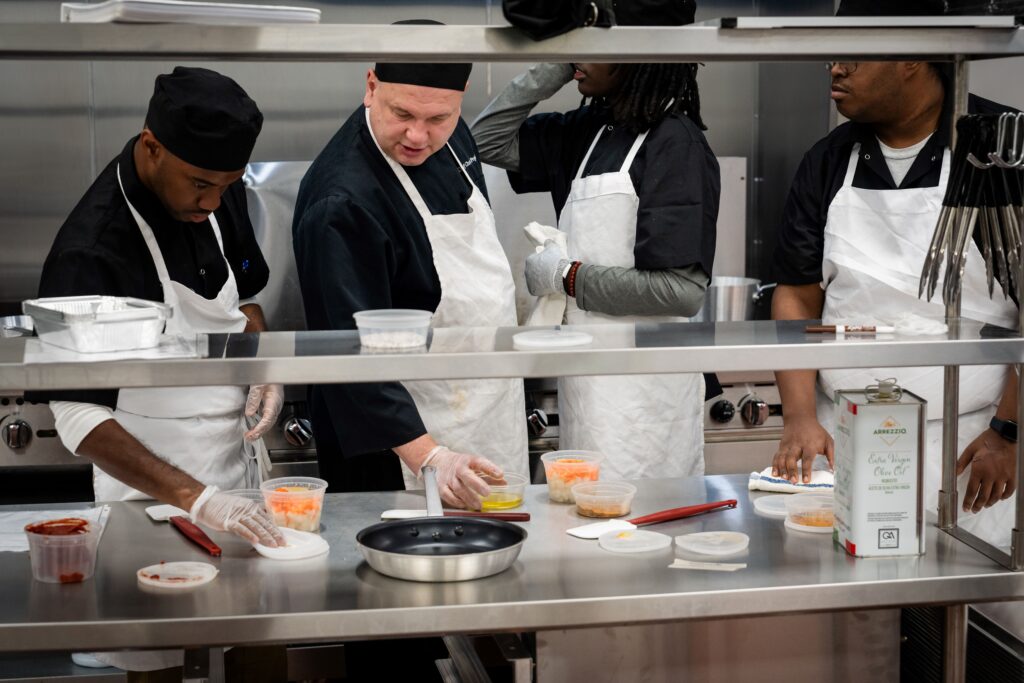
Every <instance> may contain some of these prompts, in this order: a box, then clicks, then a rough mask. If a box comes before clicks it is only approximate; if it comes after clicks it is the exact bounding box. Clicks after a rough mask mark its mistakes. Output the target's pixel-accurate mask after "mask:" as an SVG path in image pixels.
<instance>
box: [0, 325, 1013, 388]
mask: <svg viewBox="0 0 1024 683" xmlns="http://www.w3.org/2000/svg"><path fill="white" fill-rule="evenodd" d="M805 324H806V321H781V322H775V321H758V322H740V323H670V324H641V325H636V326H634V325H632V324H627V325H600V326H587V328H586V329H587V331H588V332H590V333H591V334H593V336H594V343H593V344H591V345H590V346H586V347H579V348H575V349H565V350H552V351H516V350H513V348H512V336H513V335H514V334H516V333H517V332H521V331H523V330H524V329H525V328H465V329H448V330H439V331H434V333H433V335H432V340H431V343H430V346H429V349H428V350H423V351H421V352H414V353H372V352H368V351H367V350H365V349H361V348H360V346H359V341H358V340H359V338H358V335H357V334H356V333H355V332H297V333H293V332H272V333H265V334H262V335H233V336H229V337H225V336H223V335H212V336H211V337H210V338H209V347H210V349H212V352H211V355H212V356H213V357H207V358H194V359H168V360H160V361H151V360H120V361H108V362H100V363H89V362H61V363H24V362H23V358H24V354H25V345H26V343H28V344H33V345H36V346H37V347H38V348H41V347H42V344H41V343H40V341H39V340H38V339H29V340H25V339H5V340H0V390H33V389H100V388H108V387H109V388H112V387H147V386H192V385H210V384H226V385H245V384H254V383H263V382H279V383H284V384H330V383H345V382H380V381H391V380H422V379H472V378H491V377H557V376H570V375H609V374H610V375H621V374H657V373H668V372H718V371H723V372H724V371H737V370H787V369H821V368H855V367H896V366H914V365H917V366H920V365H979V364H989V363H995V364H1009V363H1020V362H1024V339H1022V338H1021V336H1020V335H1019V334H1017V333H1016V332H1014V331H1010V330H1005V329H1002V328H994V327H983V326H982V325H981V324H979V323H975V322H973V321H963V322H962V323H961V324H960V326H959V330H954V331H951V332H949V333H947V334H946V335H944V336H938V337H898V336H889V337H888V338H885V337H879V338H873V337H863V336H861V337H853V336H850V337H846V338H836V337H835V336H833V335H820V334H806V333H804V331H803V330H804V326H805Z"/></svg>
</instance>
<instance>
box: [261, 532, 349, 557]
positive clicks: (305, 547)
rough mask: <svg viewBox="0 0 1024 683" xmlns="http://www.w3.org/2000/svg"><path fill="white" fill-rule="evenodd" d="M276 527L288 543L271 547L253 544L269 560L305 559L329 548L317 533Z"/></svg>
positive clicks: (323, 552)
mask: <svg viewBox="0 0 1024 683" xmlns="http://www.w3.org/2000/svg"><path fill="white" fill-rule="evenodd" d="M278 529H280V531H281V534H282V535H283V536H284V540H285V541H286V542H287V543H288V545H286V546H284V547H283V548H271V547H270V546H266V545H262V544H260V543H257V544H256V545H254V546H253V547H254V548H256V552H258V553H259V554H260V555H262V556H263V557H267V558H269V559H271V560H305V559H307V558H310V557H317V556H319V555H323V554H325V553H326V552H328V551H329V550H330V549H331V546H330V545H328V543H327V541H325V540H324V539H323V537H321V536H320V535H319V534H314V533H310V532H308V531H298V530H297V529H289V528H287V527H278Z"/></svg>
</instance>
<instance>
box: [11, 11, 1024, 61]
mask: <svg viewBox="0 0 1024 683" xmlns="http://www.w3.org/2000/svg"><path fill="white" fill-rule="evenodd" d="M768 19H769V18H763V17H762V18H760V20H761V21H768ZM782 21H785V20H782ZM955 55H962V56H965V57H967V58H971V59H976V58H993V57H1012V56H1016V55H1024V35H1022V33H1021V31H1020V30H1019V29H1016V28H1012V27H1007V26H988V27H981V28H979V27H959V28H950V27H935V26H932V27H915V28H911V27H907V26H900V27H890V28H879V27H875V26H849V25H844V22H843V20H842V19H838V18H833V19H831V20H827V19H825V20H823V21H822V22H819V23H818V24H816V25H815V26H814V27H806V28H804V27H792V26H786V27H783V28H770V29H746V28H744V29H727V28H718V27H715V26H706V25H704V26H685V27H678V28H675V27H672V28H666V27H616V28H612V29H600V28H589V29H579V30H576V31H573V32H571V33H568V34H566V35H563V36H558V37H556V38H552V39H549V40H546V41H542V42H536V41H533V40H530V39H529V38H527V37H526V36H524V35H523V34H522V33H520V32H519V31H518V30H516V29H513V28H510V27H495V26H429V27H428V26H384V25H358V24H316V25H294V26H288V25H275V26H191V25H190V26H182V25H180V24H179V25H173V24H154V25H126V24H56V23H55V24H6V25H3V26H0V59H93V60H105V59H151V60H171V59H173V60H191V59H195V60H250V61H285V62H291V61H329V60H334V61H355V62H365V61H369V62H373V61H396V60H401V61H474V62H524V61H568V60H569V59H576V60H586V61H598V62H600V61H604V62H609V61H614V62H645V61H654V62H693V61H794V60H806V61H811V60H823V59H872V58H873V59H890V58H899V57H909V56H914V57H919V58H924V59H929V60H950V59H952V57H953V56H955Z"/></svg>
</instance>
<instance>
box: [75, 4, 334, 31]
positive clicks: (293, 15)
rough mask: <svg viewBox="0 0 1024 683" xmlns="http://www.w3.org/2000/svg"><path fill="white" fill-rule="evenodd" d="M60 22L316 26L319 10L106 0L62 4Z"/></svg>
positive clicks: (279, 6) (282, 6) (276, 6)
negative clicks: (102, 0) (103, 0)
mask: <svg viewBox="0 0 1024 683" xmlns="http://www.w3.org/2000/svg"><path fill="white" fill-rule="evenodd" d="M60 20H61V21H62V22H66V23H67V22H71V23H85V24H103V23H107V22H112V21H118V22H128V23H142V24H223V25H234V26H238V25H245V24H317V23H319V22H320V10H318V9H313V8H310V7H288V6H285V5H243V4H237V3H232V2H191V1H190V0H106V2H99V3H85V2H65V3H62V4H61V6H60Z"/></svg>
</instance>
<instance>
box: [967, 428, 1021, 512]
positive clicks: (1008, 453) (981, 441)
mask: <svg viewBox="0 0 1024 683" xmlns="http://www.w3.org/2000/svg"><path fill="white" fill-rule="evenodd" d="M968 467H970V468H971V478H970V480H969V481H968V482H967V486H966V488H965V489H964V499H963V510H964V512H980V511H981V510H982V509H984V508H988V507H992V506H993V505H995V504H996V503H998V502H999V501H1001V500H1006V499H1007V498H1009V497H1010V496H1012V495H1013V492H1014V491H1016V489H1017V447H1016V445H1015V444H1014V443H1012V442H1010V441H1007V440H1006V439H1004V438H1003V437H1001V436H999V435H998V434H997V433H996V432H994V431H992V430H991V429H986V430H985V431H983V432H982V433H981V434H980V435H979V436H978V438H976V439H975V440H974V441H972V442H971V443H970V445H968V446H967V448H965V449H964V452H963V453H962V454H961V455H960V459H959V460H957V461H956V473H957V476H959V475H960V474H961V473H963V471H964V470H966V469H967V468H968Z"/></svg>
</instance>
